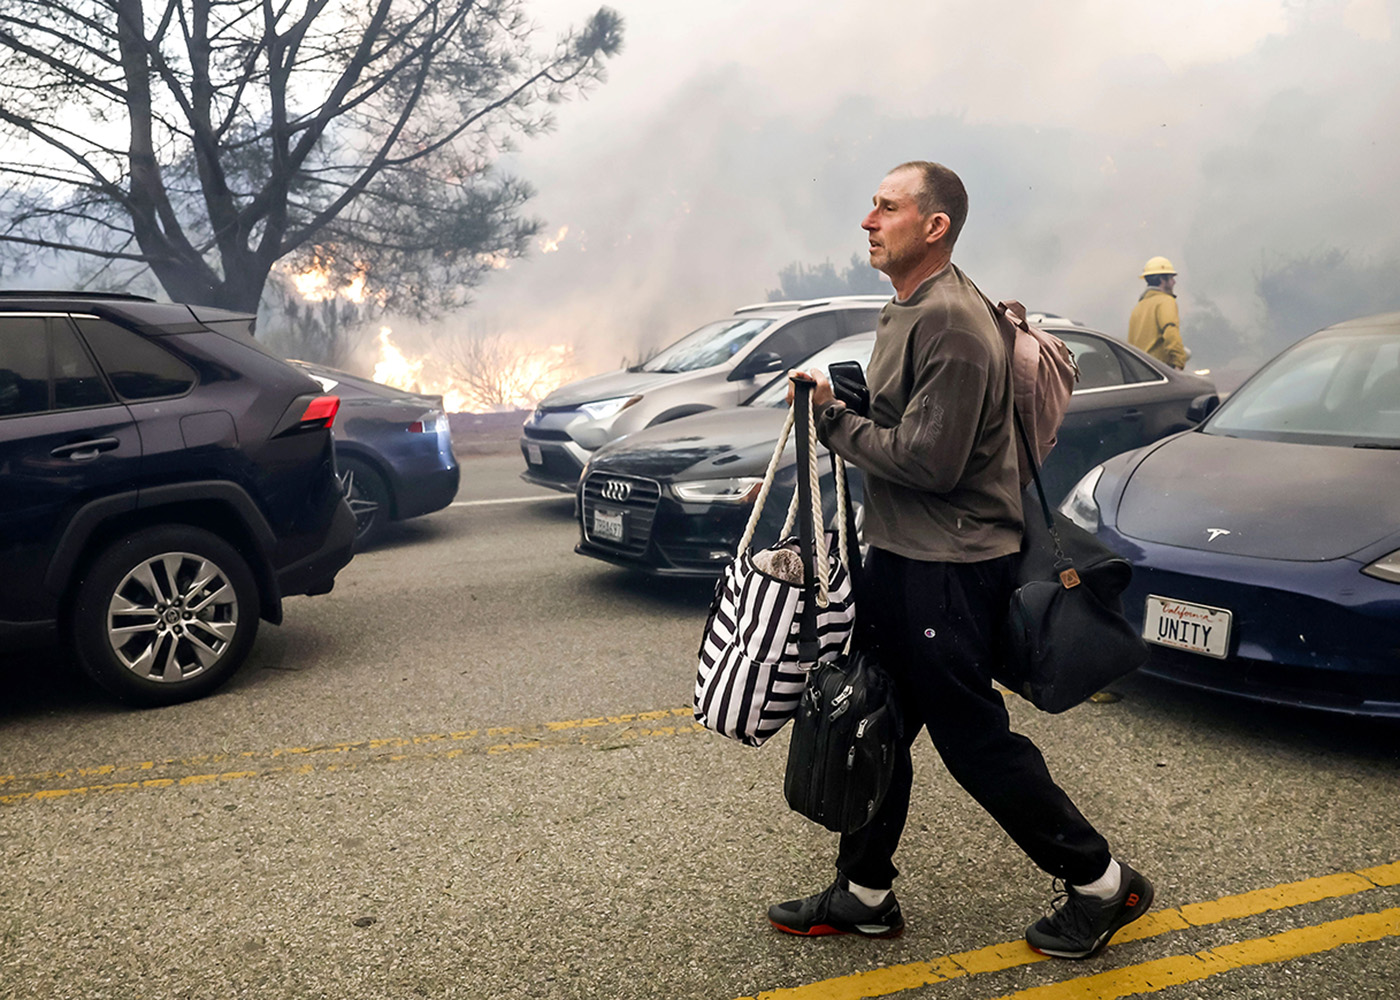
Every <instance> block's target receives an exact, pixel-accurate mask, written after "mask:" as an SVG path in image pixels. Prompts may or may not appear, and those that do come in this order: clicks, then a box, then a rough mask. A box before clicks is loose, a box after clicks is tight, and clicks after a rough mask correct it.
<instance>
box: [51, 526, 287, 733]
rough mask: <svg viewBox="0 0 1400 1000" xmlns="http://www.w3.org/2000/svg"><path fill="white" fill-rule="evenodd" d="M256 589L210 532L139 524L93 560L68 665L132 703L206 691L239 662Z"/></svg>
mask: <svg viewBox="0 0 1400 1000" xmlns="http://www.w3.org/2000/svg"><path fill="white" fill-rule="evenodd" d="M258 597H259V595H258V585H257V581H256V580H255V579H254V577H253V572H252V570H251V569H249V567H248V563H247V561H246V560H245V559H244V558H243V557H242V556H241V555H239V553H238V551H237V550H236V549H235V548H234V547H233V546H232V545H230V544H229V543H228V542H226V541H224V540H223V539H222V538H220V537H219V536H218V535H215V534H214V533H213V532H210V531H206V530H204V529H202V528H196V527H193V526H190V525H164V526H160V527H154V528H143V529H141V530H139V531H135V532H132V533H131V534H129V535H126V536H124V537H122V538H119V539H117V541H115V542H113V543H112V544H111V545H109V546H108V547H107V548H106V549H104V550H103V551H102V553H101V554H100V555H98V557H97V559H96V560H95V561H94V562H93V564H92V566H91V567H90V568H89V569H88V571H87V573H86V574H85V576H84V579H83V582H82V584H81V585H80V586H79V587H78V590H77V593H76V595H75V598H74V602H73V612H72V617H71V622H70V624H71V629H72V636H71V637H72V642H73V646H74V650H75V652H76V653H77V657H78V662H79V663H80V664H81V665H82V667H83V669H84V670H86V671H87V673H88V675H89V676H91V677H92V679H93V680H94V681H96V682H97V683H98V684H99V685H100V686H101V687H103V688H104V689H106V690H107V691H108V692H110V693H111V694H112V695H114V696H115V697H116V698H118V699H119V700H121V701H124V702H127V703H129V704H134V705H145V706H156V705H172V704H175V703H177V702H182V701H189V700H191V699H194V698H200V697H203V696H204V695H207V694H209V693H210V692H211V691H213V690H214V689H215V688H217V687H218V686H219V685H221V684H223V683H224V682H225V681H227V680H228V679H229V678H230V677H232V676H233V675H234V673H235V672H236V671H237V670H238V668H239V667H240V666H242V665H243V661H244V660H246V659H247V657H248V653H249V651H250V650H251V649H252V646H253V639H254V638H255V637H256V635H257V632H258V617H259V613H260V607H259V600H258Z"/></svg>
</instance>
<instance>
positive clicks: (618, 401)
mask: <svg viewBox="0 0 1400 1000" xmlns="http://www.w3.org/2000/svg"><path fill="white" fill-rule="evenodd" d="M641 400H642V397H641V396H616V397H614V398H612V399H600V400H598V401H597V402H594V403H584V404H583V405H582V406H580V407H579V408H578V409H579V412H580V413H582V414H583V415H584V416H586V417H588V418H589V419H590V420H603V419H605V418H606V417H611V416H613V415H614V414H617V413H621V412H622V411H623V410H625V409H627V407H629V406H631V405H632V404H633V403H640V402H641Z"/></svg>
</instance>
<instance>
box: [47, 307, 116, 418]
mask: <svg viewBox="0 0 1400 1000" xmlns="http://www.w3.org/2000/svg"><path fill="white" fill-rule="evenodd" d="M60 324H61V325H60ZM49 343H50V344H51V345H52V350H53V354H52V357H51V359H50V360H51V363H52V368H51V371H52V372H53V408H54V409H55V410H75V409H79V408H81V407H84V406H104V405H106V404H107V403H110V402H112V393H111V392H110V391H109V390H108V389H107V384H106V383H105V382H103V381H102V376H101V374H99V373H98V371H97V366H96V365H94V364H93V363H92V358H90V357H88V353H87V351H85V350H83V345H82V343H81V342H80V341H79V340H78V335H77V334H76V333H74V332H73V329H72V328H71V327H69V326H68V324H67V323H66V322H62V321H60V320H55V321H53V323H52V325H51V328H50V337H49Z"/></svg>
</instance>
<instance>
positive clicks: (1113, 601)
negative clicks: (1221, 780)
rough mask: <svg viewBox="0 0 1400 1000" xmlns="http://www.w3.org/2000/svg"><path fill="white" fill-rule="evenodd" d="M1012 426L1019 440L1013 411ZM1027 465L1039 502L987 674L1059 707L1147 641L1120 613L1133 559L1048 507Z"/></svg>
mask: <svg viewBox="0 0 1400 1000" xmlns="http://www.w3.org/2000/svg"><path fill="white" fill-rule="evenodd" d="M1016 426H1017V430H1018V431H1020V432H1021V437H1022V441H1023V442H1024V441H1025V430H1024V428H1022V427H1021V422H1020V419H1019V418H1018V419H1017V421H1016ZM1026 450H1027V452H1028V453H1030V449H1029V446H1028V445H1027V446H1026ZM1031 472H1032V475H1033V477H1034V480H1035V490H1036V496H1037V499H1038V500H1039V510H1038V511H1036V512H1035V513H1030V514H1028V516H1027V517H1026V518H1025V522H1026V528H1025V537H1024V538H1023V540H1022V542H1021V562H1020V567H1019V569H1018V570H1017V586H1016V590H1015V591H1014V592H1013V593H1012V595H1011V604H1010V607H1009V608H1008V609H1007V614H1006V622H1005V625H1004V629H1003V634H1002V639H1003V643H1002V646H1003V652H1002V662H1001V667H1000V669H999V670H996V671H994V672H993V674H994V676H995V677H996V679H997V680H998V681H1000V682H1001V683H1002V684H1004V685H1005V686H1006V687H1008V688H1010V689H1011V690H1012V691H1015V692H1016V693H1017V694H1019V695H1021V696H1022V697H1023V698H1025V699H1026V700H1027V701H1029V702H1030V703H1031V704H1032V705H1034V706H1035V707H1036V708H1039V709H1041V710H1042V711H1046V712H1063V711H1065V710H1066V709H1069V708H1073V707H1074V706H1075V705H1078V704H1080V703H1081V702H1083V701H1085V700H1087V699H1088V698H1089V696H1090V695H1092V694H1094V693H1095V692H1097V691H1101V690H1103V688H1104V687H1106V686H1107V685H1108V684H1111V683H1112V682H1113V681H1115V680H1117V679H1118V678H1120V677H1122V676H1124V675H1125V674H1129V673H1131V672H1132V671H1134V670H1136V669H1137V668H1138V667H1140V666H1142V665H1143V664H1144V663H1146V662H1147V656H1148V652H1147V644H1146V643H1145V642H1144V641H1143V639H1142V637H1141V636H1140V635H1138V633H1137V630H1136V629H1134V628H1133V627H1132V625H1130V624H1129V623H1128V621H1127V619H1126V618H1124V617H1123V604H1122V600H1121V595H1122V593H1123V591H1124V589H1126V588H1127V586H1128V583H1129V581H1131V579H1132V575H1133V567H1132V564H1131V563H1129V562H1128V560H1126V559H1124V558H1123V557H1122V556H1120V555H1118V553H1116V552H1114V551H1113V550H1112V549H1110V548H1108V546H1106V545H1104V544H1103V543H1102V542H1100V541H1099V540H1098V538H1097V537H1095V536H1094V535H1092V534H1090V533H1089V532H1087V531H1085V530H1084V529H1083V528H1081V527H1079V525H1077V524H1075V523H1074V522H1073V521H1071V520H1070V519H1069V518H1067V517H1065V516H1064V515H1063V514H1061V513H1059V512H1058V511H1054V512H1052V511H1051V510H1050V504H1049V502H1048V501H1047V500H1046V498H1045V489H1044V487H1043V486H1042V485H1041V482H1040V472H1039V470H1038V469H1037V468H1036V463H1035V462H1034V460H1032V462H1031Z"/></svg>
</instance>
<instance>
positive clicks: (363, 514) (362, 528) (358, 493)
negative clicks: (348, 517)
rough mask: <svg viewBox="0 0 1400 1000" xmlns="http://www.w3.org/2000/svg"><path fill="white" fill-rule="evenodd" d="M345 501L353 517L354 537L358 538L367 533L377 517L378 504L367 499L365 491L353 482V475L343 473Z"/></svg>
mask: <svg viewBox="0 0 1400 1000" xmlns="http://www.w3.org/2000/svg"><path fill="white" fill-rule="evenodd" d="M344 483H345V501H346V503H348V504H349V505H350V513H352V514H354V515H355V535H356V537H359V536H361V535H363V534H364V533H365V532H367V531H369V529H370V526H371V525H372V524H374V519H375V518H376V517H377V516H378V515H379V504H378V503H377V502H376V501H374V500H371V499H369V498H368V497H367V496H366V495H365V491H364V490H363V489H361V488H360V485H359V483H357V482H356V481H355V473H354V472H350V471H347V472H346V473H345V480H344Z"/></svg>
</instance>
